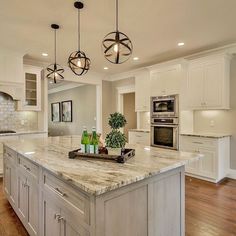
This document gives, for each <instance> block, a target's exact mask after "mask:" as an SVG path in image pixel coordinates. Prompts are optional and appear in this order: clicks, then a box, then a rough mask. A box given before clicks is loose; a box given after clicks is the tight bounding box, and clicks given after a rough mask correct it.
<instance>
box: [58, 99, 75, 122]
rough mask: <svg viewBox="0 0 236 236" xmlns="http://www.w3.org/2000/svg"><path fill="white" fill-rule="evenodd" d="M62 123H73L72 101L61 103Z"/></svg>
mask: <svg viewBox="0 0 236 236" xmlns="http://www.w3.org/2000/svg"><path fill="white" fill-rule="evenodd" d="M61 106H62V122H72V100H69V101H64V102H61Z"/></svg>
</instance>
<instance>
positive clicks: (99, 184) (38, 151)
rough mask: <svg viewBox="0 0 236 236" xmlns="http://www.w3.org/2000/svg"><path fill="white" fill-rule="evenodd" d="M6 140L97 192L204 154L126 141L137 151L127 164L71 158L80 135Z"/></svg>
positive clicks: (149, 175)
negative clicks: (132, 143)
mask: <svg viewBox="0 0 236 236" xmlns="http://www.w3.org/2000/svg"><path fill="white" fill-rule="evenodd" d="M4 144H5V145H6V146H7V147H9V148H11V149H12V150H14V151H16V152H17V153H19V154H21V155H23V156H24V157H26V158H28V159H29V160H31V161H32V162H34V163H36V164H37V165H39V166H41V167H43V168H45V169H46V170H48V171H50V172H52V173H54V174H56V175H57V176H59V177H60V178H62V179H63V180H64V181H66V182H70V183H71V184H73V185H75V186H77V187H79V188H80V189H81V190H83V191H85V192H86V193H88V194H91V195H94V196H98V195H101V194H103V193H106V192H109V191H111V190H115V189H118V188H120V187H123V186H126V185H128V184H131V183H135V182H138V181H140V180H144V179H146V178H148V177H151V176H155V175H158V174H160V173H163V172H167V171H169V170H171V169H175V168H177V167H180V166H183V165H185V164H187V163H189V162H191V161H196V160H198V159H199V158H201V154H197V153H187V152H178V151H172V150H167V149H159V148H153V147H149V146H146V147H145V146H140V145H127V146H128V147H130V148H134V149H135V151H136V155H135V157H134V158H132V159H130V160H128V161H127V162H126V163H125V164H119V163H113V162H104V161H99V160H92V159H90V160H79V159H69V158H68V152H69V151H72V150H75V149H78V148H79V146H80V136H61V137H47V138H40V139H37V140H20V141H19V140H18V141H7V142H4Z"/></svg>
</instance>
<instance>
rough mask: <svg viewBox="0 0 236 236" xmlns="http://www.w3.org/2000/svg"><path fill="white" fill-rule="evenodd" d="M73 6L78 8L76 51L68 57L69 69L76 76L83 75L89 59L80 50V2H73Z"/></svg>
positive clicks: (86, 69) (88, 66) (81, 4)
mask: <svg viewBox="0 0 236 236" xmlns="http://www.w3.org/2000/svg"><path fill="white" fill-rule="evenodd" d="M74 7H75V8H77V9H78V51H75V52H72V53H71V54H70V56H69V58H68V65H69V67H70V69H71V70H72V71H73V72H74V73H75V74H76V75H78V76H80V75H84V74H86V73H87V72H88V70H89V68H90V59H89V58H88V57H87V56H86V54H85V53H84V52H83V51H81V50H80V9H83V7H84V4H83V3H82V2H75V3H74Z"/></svg>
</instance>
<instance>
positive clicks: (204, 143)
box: [181, 136, 218, 149]
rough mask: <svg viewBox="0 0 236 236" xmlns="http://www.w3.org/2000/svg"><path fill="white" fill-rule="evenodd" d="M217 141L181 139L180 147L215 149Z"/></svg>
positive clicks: (185, 137) (212, 139) (194, 138)
mask: <svg viewBox="0 0 236 236" xmlns="http://www.w3.org/2000/svg"><path fill="white" fill-rule="evenodd" d="M217 144H218V142H217V139H214V138H204V137H187V136H182V137H181V146H187V147H188V146H195V147H204V148H210V149H215V148H216V147H217Z"/></svg>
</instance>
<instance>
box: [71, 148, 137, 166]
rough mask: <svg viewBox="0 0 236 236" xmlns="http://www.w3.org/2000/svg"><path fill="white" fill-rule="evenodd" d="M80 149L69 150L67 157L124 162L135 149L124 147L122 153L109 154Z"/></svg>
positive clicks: (131, 155) (130, 156)
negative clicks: (86, 151)
mask: <svg viewBox="0 0 236 236" xmlns="http://www.w3.org/2000/svg"><path fill="white" fill-rule="evenodd" d="M80 151H81V149H77V150H74V151H71V152H69V158H70V159H75V158H80V159H97V160H101V161H115V162H118V163H125V162H126V161H127V160H129V159H130V158H132V157H134V155H135V150H134V149H124V150H122V155H119V156H116V155H109V154H90V153H82V152H80Z"/></svg>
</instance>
